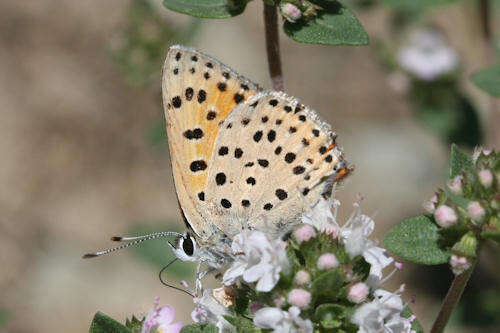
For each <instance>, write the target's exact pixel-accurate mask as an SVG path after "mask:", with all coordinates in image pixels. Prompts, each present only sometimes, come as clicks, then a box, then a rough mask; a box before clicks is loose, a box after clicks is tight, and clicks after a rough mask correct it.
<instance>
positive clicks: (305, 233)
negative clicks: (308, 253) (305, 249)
mask: <svg viewBox="0 0 500 333" xmlns="http://www.w3.org/2000/svg"><path fill="white" fill-rule="evenodd" d="M293 235H294V236H295V239H297V242H298V243H299V244H300V243H304V242H307V241H309V240H310V239H311V238H314V237H316V231H315V230H314V228H313V227H311V226H310V225H309V224H304V225H302V226H300V227H299V228H297V229H296V230H295V231H294V232H293Z"/></svg>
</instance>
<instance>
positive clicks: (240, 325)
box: [223, 316, 261, 333]
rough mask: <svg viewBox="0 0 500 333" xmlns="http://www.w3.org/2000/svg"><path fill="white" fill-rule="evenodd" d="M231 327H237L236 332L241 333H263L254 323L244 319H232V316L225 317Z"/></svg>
mask: <svg viewBox="0 0 500 333" xmlns="http://www.w3.org/2000/svg"><path fill="white" fill-rule="evenodd" d="M223 317H224V319H226V320H227V321H228V322H229V323H230V324H231V325H233V326H234V327H236V332H238V333H239V332H241V333H245V332H248V333H251V332H261V329H260V328H258V327H257V326H255V325H254V324H253V322H252V321H251V320H250V319H248V318H244V317H232V316H223Z"/></svg>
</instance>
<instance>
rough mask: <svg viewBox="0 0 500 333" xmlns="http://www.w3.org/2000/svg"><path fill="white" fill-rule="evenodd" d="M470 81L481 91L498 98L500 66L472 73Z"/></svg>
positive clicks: (499, 92) (499, 95)
mask: <svg viewBox="0 0 500 333" xmlns="http://www.w3.org/2000/svg"><path fill="white" fill-rule="evenodd" d="M470 81H471V82H472V83H474V85H475V86H476V87H478V88H479V89H481V90H482V91H484V92H486V93H488V94H490V95H492V96H496V97H500V64H498V65H495V66H491V67H488V68H483V69H480V70H478V71H476V72H474V73H472V75H471V76H470Z"/></svg>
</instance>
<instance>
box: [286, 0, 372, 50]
mask: <svg viewBox="0 0 500 333" xmlns="http://www.w3.org/2000/svg"><path fill="white" fill-rule="evenodd" d="M317 4H318V5H319V6H320V7H321V8H323V9H322V10H320V11H319V12H318V16H317V17H315V18H314V19H312V20H310V21H304V20H300V21H298V22H295V23H292V22H288V21H286V22H285V23H284V24H283V30H284V31H285V33H286V34H287V36H288V37H290V38H291V39H293V40H295V41H297V42H300V43H310V44H322V45H367V44H368V43H369V37H368V35H367V34H366V31H365V29H364V28H363V26H362V25H361V23H359V21H358V19H357V18H356V15H354V13H353V12H351V11H350V10H349V9H348V8H347V7H345V6H344V5H342V4H341V3H339V2H337V1H317Z"/></svg>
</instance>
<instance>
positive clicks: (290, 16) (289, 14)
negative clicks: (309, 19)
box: [281, 2, 302, 23]
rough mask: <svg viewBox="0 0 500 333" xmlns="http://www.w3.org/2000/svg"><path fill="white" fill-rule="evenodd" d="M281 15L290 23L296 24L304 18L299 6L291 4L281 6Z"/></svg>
mask: <svg viewBox="0 0 500 333" xmlns="http://www.w3.org/2000/svg"><path fill="white" fill-rule="evenodd" d="M281 14H282V15H283V16H284V17H285V19H286V20H287V21H289V22H292V23H293V22H296V21H297V20H298V19H300V17H301V16H302V12H301V11H300V9H299V8H297V6H295V5H294V4H291V3H289V2H287V3H285V4H283V5H281Z"/></svg>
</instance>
